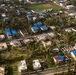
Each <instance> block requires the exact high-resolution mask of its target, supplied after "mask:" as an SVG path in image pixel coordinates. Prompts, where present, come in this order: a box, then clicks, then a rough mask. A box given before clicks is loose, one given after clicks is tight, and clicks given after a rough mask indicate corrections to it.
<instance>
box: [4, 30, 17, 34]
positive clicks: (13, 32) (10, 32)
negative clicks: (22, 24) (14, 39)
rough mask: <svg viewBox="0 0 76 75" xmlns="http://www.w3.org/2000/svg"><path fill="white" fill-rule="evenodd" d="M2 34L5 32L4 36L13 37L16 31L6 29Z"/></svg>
mask: <svg viewBox="0 0 76 75" xmlns="http://www.w3.org/2000/svg"><path fill="white" fill-rule="evenodd" d="M4 32H5V34H6V35H14V34H17V32H16V30H12V31H10V30H9V29H6V30H5V31H4Z"/></svg>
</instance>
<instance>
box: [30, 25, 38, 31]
mask: <svg viewBox="0 0 76 75" xmlns="http://www.w3.org/2000/svg"><path fill="white" fill-rule="evenodd" d="M31 28H32V29H33V30H34V31H38V30H39V28H38V27H37V26H32V27H31Z"/></svg>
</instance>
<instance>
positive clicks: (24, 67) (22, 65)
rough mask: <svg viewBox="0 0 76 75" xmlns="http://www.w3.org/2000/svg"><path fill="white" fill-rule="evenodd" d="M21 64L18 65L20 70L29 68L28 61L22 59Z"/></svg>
mask: <svg viewBox="0 0 76 75" xmlns="http://www.w3.org/2000/svg"><path fill="white" fill-rule="evenodd" d="M20 64H21V65H20V66H18V72H22V71H23V70H27V65H26V61H25V60H22V61H21V62H20Z"/></svg>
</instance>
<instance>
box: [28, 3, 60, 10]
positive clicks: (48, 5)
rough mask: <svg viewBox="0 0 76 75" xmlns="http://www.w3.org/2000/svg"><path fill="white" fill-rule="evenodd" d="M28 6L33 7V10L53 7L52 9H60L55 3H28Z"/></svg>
mask: <svg viewBox="0 0 76 75" xmlns="http://www.w3.org/2000/svg"><path fill="white" fill-rule="evenodd" d="M28 8H29V9H33V10H36V9H39V10H42V9H51V8H53V9H54V10H59V9H61V8H60V7H59V6H57V5H55V4H38V5H28Z"/></svg>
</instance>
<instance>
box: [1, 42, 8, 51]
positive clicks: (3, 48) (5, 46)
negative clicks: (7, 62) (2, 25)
mask: <svg viewBox="0 0 76 75" xmlns="http://www.w3.org/2000/svg"><path fill="white" fill-rule="evenodd" d="M7 48H8V47H7V44H6V43H0V50H6V49H7Z"/></svg>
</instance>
